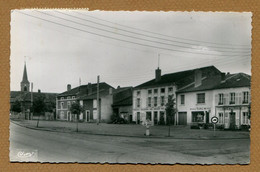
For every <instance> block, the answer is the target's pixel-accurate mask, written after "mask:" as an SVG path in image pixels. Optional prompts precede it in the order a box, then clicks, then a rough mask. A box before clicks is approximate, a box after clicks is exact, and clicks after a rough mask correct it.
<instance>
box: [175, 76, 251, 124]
mask: <svg viewBox="0 0 260 172" xmlns="http://www.w3.org/2000/svg"><path fill="white" fill-rule="evenodd" d="M250 80H251V78H250V76H249V75H246V74H243V73H238V74H227V75H226V74H224V73H220V74H217V75H214V76H208V77H206V78H205V79H202V82H201V85H199V86H197V87H196V86H195V85H191V86H190V87H188V88H185V89H182V90H178V92H177V99H178V101H177V102H178V105H177V106H178V115H177V121H178V122H177V123H178V124H179V125H187V124H194V123H196V124H197V123H211V121H210V119H211V118H212V117H213V116H217V117H218V119H219V122H218V124H217V125H223V127H224V128H226V129H228V128H230V129H239V128H240V127H241V125H243V124H244V125H248V124H249V120H248V115H249V114H248V113H249V112H248V111H249V104H250Z"/></svg>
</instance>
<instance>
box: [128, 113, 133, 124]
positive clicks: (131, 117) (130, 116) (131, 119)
mask: <svg viewBox="0 0 260 172" xmlns="http://www.w3.org/2000/svg"><path fill="white" fill-rule="evenodd" d="M132 122H133V115H129V123H132Z"/></svg>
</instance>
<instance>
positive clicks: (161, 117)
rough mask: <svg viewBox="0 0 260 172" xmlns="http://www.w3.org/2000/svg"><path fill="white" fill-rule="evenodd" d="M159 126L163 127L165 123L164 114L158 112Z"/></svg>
mask: <svg viewBox="0 0 260 172" xmlns="http://www.w3.org/2000/svg"><path fill="white" fill-rule="evenodd" d="M159 124H160V125H165V121H164V112H160V121H159Z"/></svg>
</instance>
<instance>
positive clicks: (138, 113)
mask: <svg viewBox="0 0 260 172" xmlns="http://www.w3.org/2000/svg"><path fill="white" fill-rule="evenodd" d="M136 122H137V124H140V112H137V119H136Z"/></svg>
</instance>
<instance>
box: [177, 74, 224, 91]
mask: <svg viewBox="0 0 260 172" xmlns="http://www.w3.org/2000/svg"><path fill="white" fill-rule="evenodd" d="M220 81H221V76H220V75H217V76H211V77H207V78H204V79H202V81H201V85H200V86H197V87H195V83H194V82H193V83H191V84H190V85H189V86H188V87H186V88H184V89H179V90H178V91H177V93H183V92H194V91H202V90H211V89H213V88H215V87H216V86H217V85H219V83H220Z"/></svg>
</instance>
